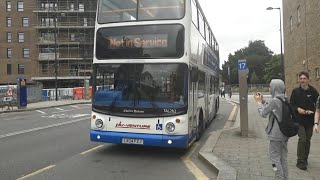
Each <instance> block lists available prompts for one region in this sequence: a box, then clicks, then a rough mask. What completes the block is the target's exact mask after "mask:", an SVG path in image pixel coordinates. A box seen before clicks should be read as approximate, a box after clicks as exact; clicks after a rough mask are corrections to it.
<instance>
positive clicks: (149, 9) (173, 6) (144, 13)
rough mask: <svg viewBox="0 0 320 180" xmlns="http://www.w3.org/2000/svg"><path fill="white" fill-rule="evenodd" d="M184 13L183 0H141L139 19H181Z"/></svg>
mask: <svg viewBox="0 0 320 180" xmlns="http://www.w3.org/2000/svg"><path fill="white" fill-rule="evenodd" d="M183 15H184V1H181V0H139V8H138V19H139V20H155V19H180V18H182V17H183Z"/></svg>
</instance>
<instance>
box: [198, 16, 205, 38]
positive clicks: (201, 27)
mask: <svg viewBox="0 0 320 180" xmlns="http://www.w3.org/2000/svg"><path fill="white" fill-rule="evenodd" d="M199 31H200V33H201V34H202V36H203V37H204V36H205V34H204V20H203V16H202V14H201V12H200V11H199Z"/></svg>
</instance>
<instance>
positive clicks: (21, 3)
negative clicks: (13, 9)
mask: <svg viewBox="0 0 320 180" xmlns="http://www.w3.org/2000/svg"><path fill="white" fill-rule="evenodd" d="M18 11H23V1H18Z"/></svg>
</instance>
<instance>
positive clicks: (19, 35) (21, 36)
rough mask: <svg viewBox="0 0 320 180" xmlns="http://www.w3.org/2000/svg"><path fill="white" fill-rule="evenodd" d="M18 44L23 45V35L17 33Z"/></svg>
mask: <svg viewBox="0 0 320 180" xmlns="http://www.w3.org/2000/svg"><path fill="white" fill-rule="evenodd" d="M18 42H19V43H23V42H24V33H18Z"/></svg>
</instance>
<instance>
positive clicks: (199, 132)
mask: <svg viewBox="0 0 320 180" xmlns="http://www.w3.org/2000/svg"><path fill="white" fill-rule="evenodd" d="M202 117H203V116H202V112H201V113H200V116H199V125H198V128H197V139H196V141H199V140H200V139H201V136H202V134H203V130H204V129H203V118H202Z"/></svg>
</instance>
